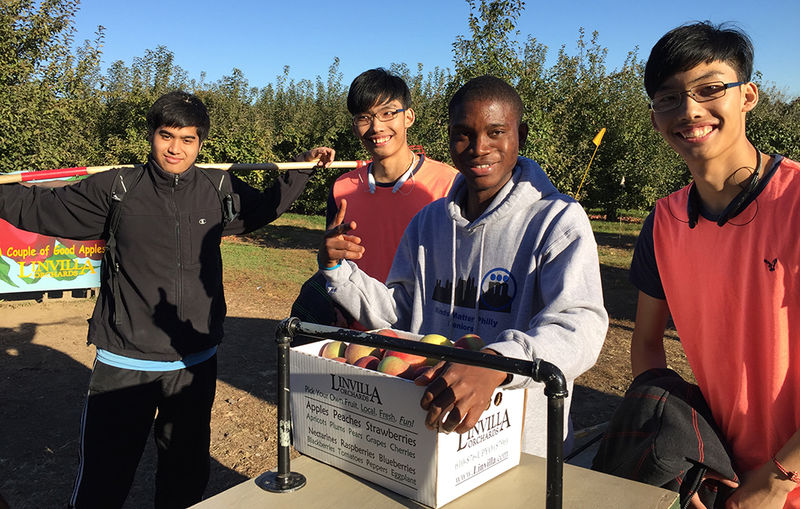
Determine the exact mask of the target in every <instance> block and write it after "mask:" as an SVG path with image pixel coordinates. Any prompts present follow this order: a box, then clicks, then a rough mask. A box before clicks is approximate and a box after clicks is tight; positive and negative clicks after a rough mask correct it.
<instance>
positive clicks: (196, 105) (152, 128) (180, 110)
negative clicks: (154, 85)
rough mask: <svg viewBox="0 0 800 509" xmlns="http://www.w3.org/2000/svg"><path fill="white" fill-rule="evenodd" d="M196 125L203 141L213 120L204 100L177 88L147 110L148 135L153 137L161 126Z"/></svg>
mask: <svg viewBox="0 0 800 509" xmlns="http://www.w3.org/2000/svg"><path fill="white" fill-rule="evenodd" d="M162 125H163V126H167V127H195V128H197V136H198V137H199V138H200V142H201V143H202V142H203V141H205V139H206V138H207V137H208V131H209V129H210V128H211V120H210V119H209V117H208V110H207V109H206V105H205V104H203V101H201V100H200V99H198V98H197V96H195V95H192V94H189V93H187V92H183V91H181V90H176V91H174V92H169V93H166V94H164V95H162V96H161V97H159V98H158V99H156V102H154V103H153V105H152V106H151V107H150V109H149V110H148V111H147V136H148V137H152V136H153V134H154V133H155V132H156V129H158V128H159V127H161V126H162Z"/></svg>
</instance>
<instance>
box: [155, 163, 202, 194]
mask: <svg viewBox="0 0 800 509" xmlns="http://www.w3.org/2000/svg"><path fill="white" fill-rule="evenodd" d="M147 165H148V166H149V167H150V169H151V171H150V173H151V174H152V175H153V179H154V181H155V184H156V186H158V187H163V188H176V189H179V188H183V187H184V186H186V185H188V184H189V183H190V182H191V181H193V180H194V178H195V175H196V174H197V171H196V167H195V165H194V164H192V165H191V166H190V167H189V168H188V169H187V170H186V171H184V172H183V173H169V172H167V171H164V170H163V169H162V168H161V166H159V165H158V163H157V162H156V161H155V160H154V159H153V158H152V156H147Z"/></svg>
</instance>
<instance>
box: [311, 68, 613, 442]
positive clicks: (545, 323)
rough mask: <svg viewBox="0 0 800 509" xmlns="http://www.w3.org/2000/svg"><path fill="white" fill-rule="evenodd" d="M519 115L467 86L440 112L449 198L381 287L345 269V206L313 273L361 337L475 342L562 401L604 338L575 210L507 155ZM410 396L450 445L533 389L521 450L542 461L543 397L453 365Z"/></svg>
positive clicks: (415, 233) (520, 140)
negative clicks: (546, 378)
mask: <svg viewBox="0 0 800 509" xmlns="http://www.w3.org/2000/svg"><path fill="white" fill-rule="evenodd" d="M522 109H523V107H522V101H521V99H520V97H519V95H518V94H517V92H516V91H515V90H514V88H513V87H511V86H510V85H508V84H507V83H506V82H504V81H503V80H500V79H498V78H495V77H492V76H483V77H480V78H475V79H473V80H471V81H469V82H468V83H466V84H465V85H464V86H463V87H461V89H459V90H458V92H456V94H455V95H454V96H453V98H452V100H451V101H450V106H449V116H450V122H449V138H450V153H451V156H452V158H453V161H454V163H455V166H456V168H457V169H458V171H459V172H460V175H459V176H457V177H456V180H455V182H454V183H453V187H452V189H451V190H450V193H449V194H448V195H447V197H445V198H442V199H440V200H438V201H436V202H433V203H432V204H430V205H428V206H427V207H425V208H423V209H422V210H421V211H420V212H419V213H418V214H417V215H416V216H415V217H414V219H413V220H412V221H411V224H409V226H408V228H407V229H406V232H405V234H404V236H403V239H402V241H401V243H400V247H399V248H398V250H397V254H396V255H395V258H394V262H393V265H392V269H391V272H390V273H389V277H388V280H387V282H386V284H385V285H384V284H382V283H381V282H380V281H377V280H375V279H372V278H370V277H369V276H367V275H366V274H365V273H363V272H362V271H360V270H359V269H358V267H357V265H356V264H355V263H352V261H351V260H357V259H359V258H360V257H361V255H362V254H363V252H364V248H363V247H362V246H361V244H360V243H359V242H360V239H359V238H358V237H357V232H358V230H357V218H356V220H355V221H351V222H350V223H348V224H346V225H341V224H340V223H341V222H342V219H343V218H344V217H345V210H346V202H343V203H342V207H341V209H340V211H339V214H338V216H337V221H335V222H334V224H340V226H339V227H338V228H333V229H331V230H330V231H329V232H328V234H327V235H326V238H325V242H324V244H323V246H322V248H321V249H320V253H319V262H320V268H321V270H322V273H323V274H324V276H325V278H326V281H327V288H328V292H329V294H330V295H331V297H332V298H333V300H334V301H336V302H337V303H338V304H340V305H341V306H342V307H344V308H345V309H346V310H347V311H348V312H349V313H351V314H352V316H353V317H354V318H356V319H357V320H358V321H359V322H360V323H362V324H364V325H365V326H368V327H371V328H381V327H394V328H398V329H403V330H407V331H410V332H415V333H421V334H430V333H437V334H442V335H444V336H447V337H450V338H452V339H455V338H457V337H458V336H461V335H463V334H466V333H473V334H478V335H480V336H481V337H482V339H483V340H484V342H485V343H486V345H487V346H486V347H485V348H484V349H483V351H484V352H486V353H490V354H496V355H504V356H508V357H515V358H520V359H526V360H533V359H536V358H541V359H543V360H546V361H548V362H551V363H553V364H555V365H556V366H558V367H559V368H561V370H562V371H563V372H564V374H565V376H566V378H567V381H568V386H569V389H570V392H571V389H572V383H573V381H574V379H575V378H576V377H578V376H579V375H580V374H581V373H583V372H584V371H586V370H587V369H589V368H590V367H591V366H592V365H593V364H594V363H595V361H596V359H597V356H598V354H599V352H600V348H601V346H602V344H603V340H604V338H605V334H606V331H607V328H608V315H607V313H606V311H605V309H604V308H603V294H602V290H601V287H600V272H599V263H598V258H597V246H596V244H595V240H594V236H593V234H592V230H591V227H590V224H589V220H588V218H587V217H586V214H585V213H584V211H583V209H582V208H581V207H580V205H579V204H578V203H577V202H575V201H574V200H573V199H571V198H569V197H567V196H565V195H563V194H561V193H559V192H558V191H557V190H556V189H555V187H553V185H552V184H551V183H550V181H549V180H548V179H547V176H546V175H545V174H544V172H543V171H542V169H541V168H540V167H539V165H538V164H536V163H535V162H534V161H532V160H530V159H527V158H524V157H520V156H519V155H518V153H519V148H520V146H521V145H523V144H524V142H525V138H526V135H527V132H528V128H527V125H526V124H524V123H522ZM348 229H349V231H348ZM416 383H417V384H418V385H426V386H427V387H426V390H425V392H424V394H423V397H422V401H421V404H422V407H423V408H424V409H426V410H427V411H428V414H427V418H426V424H427V425H428V427H430V428H432V429H438V430H442V431H445V432H450V431H456V432H458V433H463V432H466V431H467V430H469V429H470V428H472V427H473V426H474V425H475V423H476V422H477V421H478V419H479V417H480V414H481V413H482V412H483V410H484V409H485V408H486V407H487V403H488V402H489V399H490V397H491V395H492V392H493V391H494V390H495V389H496V388H497V387H499V386H500V385H503V386H504V387H505V388H526V389H528V388H530V389H532V390H531V391H530V392H529V393H528V398H527V409H526V415H525V429H524V432H523V444H522V447H523V451H525V452H527V453H531V454H536V455H539V456H544V455H545V452H546V440H545V439H546V404H547V403H546V397H545V396H544V394H543V386H542V385H541V384H538V383H535V382H533V381H532V380H531V379H530V378H527V377H521V376H516V375H515V376H513V377H512V376H507V375H506V374H505V373H501V372H497V371H492V370H488V369H482V368H478V367H474V366H466V365H462V364H451V363H440V364H439V365H437V366H436V367H434V368H432V369H430V370H428V371H427V372H426V373H424V374H423V375H421V376H420V377H418V378H417V380H416ZM569 404H570V401H569V399H568V400H567V401H566V403H565V408H566V409H567V412H568V411H569ZM566 428H567V429H570V428H571V426H567V427H566ZM565 435H566V432H565ZM565 438H566V437H565ZM567 448H569V444H567Z"/></svg>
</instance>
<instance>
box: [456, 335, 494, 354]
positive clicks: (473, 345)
mask: <svg viewBox="0 0 800 509" xmlns="http://www.w3.org/2000/svg"><path fill="white" fill-rule="evenodd" d="M453 346H455V347H456V348H462V349H464V350H472V351H473V352H477V351H479V350H480V349H481V348H483V347H484V346H486V345H484V344H483V340H482V339H481V337H480V336H478V335H477V334H464V335H463V336H461V337H460V338H458V339H457V340H456V342H455V343H454V344H453Z"/></svg>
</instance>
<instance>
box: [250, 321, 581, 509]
mask: <svg viewBox="0 0 800 509" xmlns="http://www.w3.org/2000/svg"><path fill="white" fill-rule="evenodd" d="M298 334H302V335H305V336H313V337H316V338H319V339H331V340H337V341H345V342H348V343H357V344H359V345H368V346H374V347H378V348H384V349H390V350H397V351H400V352H406V353H412V354H417V355H424V356H426V357H433V358H436V359H439V360H445V361H450V362H459V363H462V364H470V365H473V366H480V367H483V368H490V369H494V370H497V371H505V372H506V373H512V374H516V375H522V376H527V377H530V378H532V379H533V380H534V381H536V382H541V383H544V385H545V389H544V393H545V396H547V493H546V503H545V507H546V508H547V509H561V506H562V492H563V483H562V476H563V471H564V443H563V440H564V439H563V437H564V398H566V397H567V395H568V391H567V382H566V379H565V378H564V374H563V373H562V372H561V370H560V369H559V368H558V367H557V366H555V365H553V364H551V363H549V362H546V361H543V360H541V359H536V360H534V361H525V360H521V359H513V358H509V357H502V356H497V355H489V354H486V353H482V352H472V351H469V350H461V349H457V348H452V347H447V346H440V345H432V344H428V343H421V342H419V341H409V340H406V339H400V338H391V337H387V336H381V335H378V334H371V333H369V332H359V331H353V330H349V329H340V328H338V327H329V326H326V325H318V324H314V323H309V322H301V321H300V320H299V319H297V318H287V319H286V320H284V321H282V322H281V323H280V325H279V326H278V329H277V331H276V332H275V337H276V341H277V343H278V471H277V472H266V473H264V474H262V475H261V476H259V477H258V478H257V479H256V484H257V485H258V486H259V487H261V488H262V489H265V490H268V491H272V492H277V493H285V492H290V491H295V490H298V489H300V488H302V487H303V486H305V484H306V479H305V477H304V476H303V475H302V474H299V473H296V472H292V471H291V467H290V463H289V448H290V446H291V426H292V421H291V414H290V407H289V345H290V343H291V341H292V338H293V337H294V336H295V335H298Z"/></svg>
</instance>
